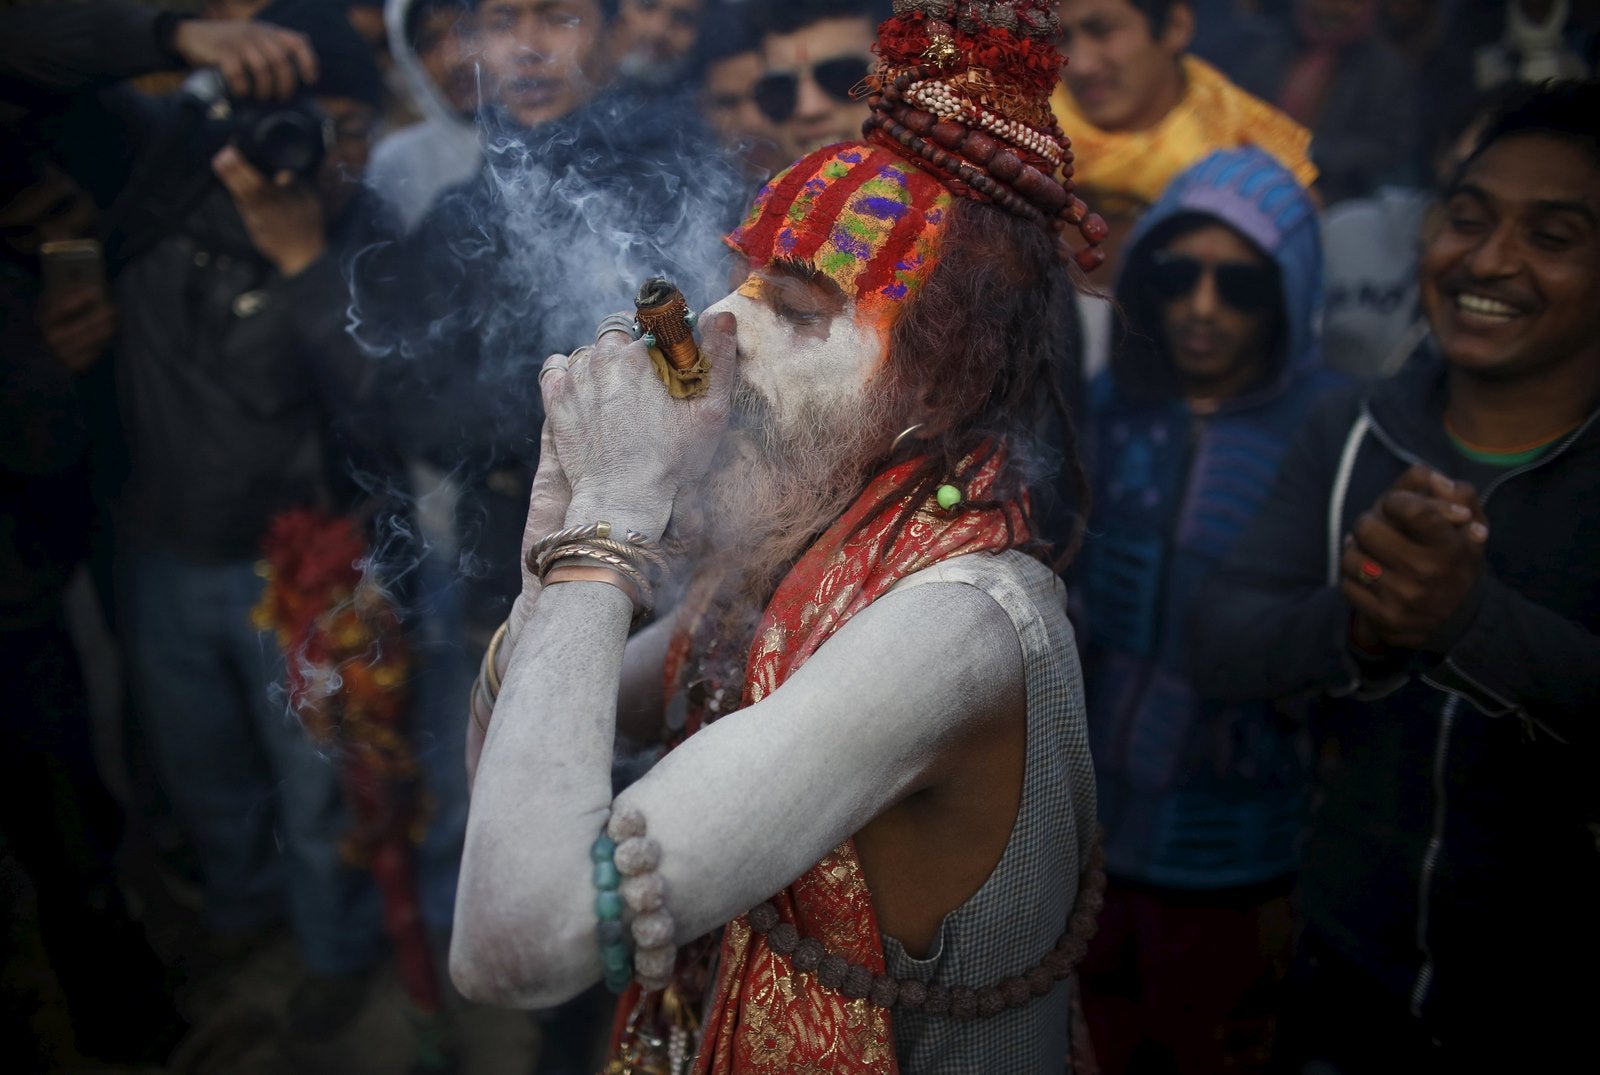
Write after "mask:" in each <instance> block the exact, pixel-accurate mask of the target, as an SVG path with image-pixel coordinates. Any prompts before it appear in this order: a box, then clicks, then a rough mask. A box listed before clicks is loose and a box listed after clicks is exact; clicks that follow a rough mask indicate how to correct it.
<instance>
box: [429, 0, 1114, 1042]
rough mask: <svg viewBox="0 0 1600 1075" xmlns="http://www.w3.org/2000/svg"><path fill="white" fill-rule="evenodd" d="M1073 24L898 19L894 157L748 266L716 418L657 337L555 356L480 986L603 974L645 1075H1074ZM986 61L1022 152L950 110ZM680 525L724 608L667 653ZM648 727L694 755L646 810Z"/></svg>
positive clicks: (482, 792) (623, 338)
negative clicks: (1045, 523) (1045, 419)
mask: <svg viewBox="0 0 1600 1075" xmlns="http://www.w3.org/2000/svg"><path fill="white" fill-rule="evenodd" d="M1052 6H1053V5H1046V4H1042V3H1040V4H1018V5H1016V7H1015V8H1012V7H1005V8H998V9H997V8H993V7H988V6H984V5H972V6H970V7H969V6H968V5H965V4H961V5H948V4H941V3H926V2H925V3H915V4H913V3H905V4H902V5H900V14H899V15H897V16H896V17H895V18H893V19H891V20H890V21H889V22H887V23H886V24H885V25H884V27H883V29H882V31H881V34H880V49H881V52H880V55H881V57H882V66H881V67H880V68H879V69H878V72H877V81H878V83H879V85H880V87H881V90H882V92H881V94H875V95H874V97H875V108H876V111H875V113H874V115H873V116H872V117H871V118H870V119H869V121H868V124H867V126H866V130H867V132H868V133H867V138H866V140H865V141H861V142H851V143H844V144H840V145H835V146H830V147H827V148H825V149H822V150H819V151H817V152H815V153H813V154H811V155H809V156H807V157H805V158H803V159H802V160H801V161H799V162H798V163H797V164H795V165H794V166H793V167H792V168H791V169H789V170H788V171H786V172H784V173H782V174H780V175H779V176H778V177H776V178H775V179H774V180H773V181H772V182H771V183H770V184H769V185H768V186H767V187H766V188H765V190H764V191H763V193H762V194H761V195H760V196H758V198H757V200H756V203H755V205H754V207H753V208H752V210H751V212H750V214H749V216H748V217H747V218H746V220H745V222H744V223H743V225H741V226H740V227H739V228H738V229H737V230H736V231H735V232H734V233H733V235H732V236H730V241H731V243H732V244H733V246H734V247H735V248H736V249H737V250H738V251H739V252H740V253H741V254H742V255H744V257H745V258H746V259H747V261H748V264H749V267H750V272H749V276H748V278H747V279H746V280H745V281H744V283H743V284H741V285H740V286H739V288H738V290H737V291H736V292H735V293H734V294H732V295H729V296H728V297H727V298H725V299H724V300H722V301H721V302H719V303H717V304H716V305H714V306H713V307H711V309H710V310H708V311H707V312H706V314H705V315H704V317H703V324H704V328H705V332H704V347H705V350H704V357H705V358H707V359H709V364H710V372H709V388H708V391H707V392H706V394H705V395H703V396H701V397H699V398H689V399H676V398H673V397H672V395H670V394H669V391H668V390H667V389H664V388H663V387H662V384H661V383H660V381H659V380H658V372H657V371H658V368H660V367H664V366H665V363H664V362H661V363H659V366H658V359H657V358H656V357H655V356H653V355H652V354H651V351H650V347H649V346H648V344H649V343H650V341H641V342H638V343H636V342H634V341H633V340H632V339H631V334H630V333H628V332H626V331H625V326H626V324H627V322H628V321H629V320H630V318H628V317H622V318H616V319H611V318H608V319H607V320H606V321H604V322H602V324H601V331H600V335H599V338H598V341H597V342H596V343H595V344H594V345H593V346H592V347H585V348H581V349H580V350H579V351H577V352H575V353H574V354H572V355H570V356H565V355H558V356H554V357H552V358H551V359H550V360H549V361H548V362H547V363H546V367H545V370H544V372H543V374H542V375H541V383H542V388H543V391H544V396H545V404H546V409H547V419H546V422H545V427H544V441H545V448H544V452H543V455H542V458H541V466H540V474H539V478H538V480H537V481H536V484H535V492H534V496H533V498H532V503H531V506H530V511H529V519H528V535H529V554H530V555H529V561H530V563H531V564H532V572H531V574H530V577H529V579H528V584H527V586H526V588H525V589H524V591H523V593H522V595H521V597H520V598H519V600H518V604H517V608H516V610H515V612H514V614H513V616H512V618H511V620H510V622H509V624H508V627H507V630H506V633H505V635H504V636H503V637H502V640H501V641H500V642H499V644H498V645H497V646H495V647H492V649H491V653H490V655H489V658H488V660H487V661H486V663H485V668H484V672H483V675H482V677H481V679H480V684H479V688H478V690H477V692H476V694H475V698H474V706H473V708H474V717H473V721H474V723H473V725H472V730H471V731H470V732H469V756H474V755H477V754H478V749H479V741H480V728H481V727H482V726H483V725H484V724H485V722H486V721H491V718H492V722H490V723H487V733H486V736H487V738H486V739H485V740H483V743H482V748H481V749H482V753H481V755H478V757H477V772H476V787H475V792H474V801H473V805H472V814H471V820H470V822H469V834H468V849H467V853H466V856H465V860H464V864H463V874H462V888H461V893H462V898H461V902H460V904H459V907H458V919H457V929H456V934H455V947H454V949H453V951H452V971H453V974H454V976H455V978H456V981H457V982H458V984H459V985H460V986H461V987H462V988H463V990H464V991H465V992H466V993H467V994H468V995H470V996H476V997H480V998H484V999H493V1000H496V1001H499V1002H502V1003H507V1004H515V1005H529V1006H533V1005H542V1004H548V1003H551V1002H553V1001H557V1000H560V999H562V998H563V997H566V996H570V995H572V994H573V993H575V992H577V991H578V990H580V989H582V988H584V987H585V986H587V985H589V984H590V983H592V982H594V981H596V980H597V979H600V978H602V977H603V978H604V979H605V981H606V982H607V984H608V985H610V986H611V987H612V988H613V989H616V990H619V991H625V995H624V997H623V1001H622V1010H621V1011H620V1012H619V1016H620V1017H621V1018H620V1020H619V1024H618V1025H619V1026H621V1027H625V1028H626V1029H625V1030H624V1031H623V1032H622V1034H621V1038H620V1040H619V1041H618V1043H617V1056H618V1059H619V1061H621V1062H624V1063H626V1062H633V1063H636V1064H638V1065H639V1068H638V1069H639V1070H644V1069H645V1067H644V1065H645V1064H646V1063H647V1062H648V1063H651V1064H655V1063H658V1062H659V1063H664V1064H665V1063H670V1064H672V1066H671V1068H670V1070H673V1071H682V1070H686V1069H687V1064H688V1063H689V1061H690V1058H691V1057H693V1058H694V1063H695V1065H696V1067H695V1070H697V1071H705V1072H742V1073H749V1072H773V1073H776V1072H792V1071H799V1070H836V1071H852V1072H881V1073H888V1072H892V1071H897V1070H898V1071H905V1072H925V1071H933V1070H961V1071H980V1070H995V1071H1051V1070H1054V1071H1059V1070H1062V1066H1063V1064H1064V1063H1065V1061H1066V1057H1067V1052H1068V1044H1069V1043H1068V1029H1067V1027H1068V1019H1067V1001H1068V992H1067V991H1068V987H1067V985H1066V984H1065V982H1064V979H1065V978H1066V977H1067V976H1068V975H1069V974H1070V972H1071V969H1072V967H1073V965H1074V962H1075V960H1076V959H1077V957H1078V956H1079V955H1081V953H1082V951H1083V950H1084V947H1085V941H1086V936H1087V934H1088V932H1089V931H1090V929H1091V928H1092V921H1093V915H1094V911H1095V905H1096V902H1097V900H1096V898H1095V897H1094V896H1093V895H1090V894H1085V895H1083V896H1082V897H1081V898H1080V893H1079V886H1078V883H1077V881H1078V878H1079V876H1080V872H1081V871H1085V870H1088V871H1089V872H1090V874H1091V875H1093V873H1094V870H1093V866H1092V863H1093V861H1094V855H1093V852H1092V840H1093V835H1092V829H1093V827H1094V824H1093V818H1094V805H1093V776H1092V773H1091V771H1090V767H1089V759H1088V754H1087V750H1086V744H1085V734H1084V727H1083V717H1082V709H1081V686H1080V683H1079V677H1078V669H1077V660H1076V655H1075V652H1074V649H1073V643H1072V636H1071V632H1070V629H1069V627H1068V624H1067V621H1066V619H1065V615H1064V612H1063V592H1062V589H1061V587H1060V584H1059V583H1058V581H1057V580H1056V579H1055V577H1054V575H1053V573H1052V572H1051V570H1050V568H1049V567H1048V566H1046V564H1045V563H1043V562H1041V561H1040V560H1039V559H1036V558H1035V557H1033V556H1030V555H1029V552H1030V551H1032V550H1035V549H1036V548H1037V546H1038V544H1039V543H1038V542H1037V541H1036V540H1035V535H1034V531H1033V530H1032V526H1033V524H1032V520H1031V512H1030V507H1029V503H1028V497H1027V494H1026V487H1027V486H1028V484H1029V483H1030V479H1031V478H1032V477H1033V476H1034V474H1035V472H1036V470H1035V468H1036V466H1037V459H1038V444H1037V441H1036V439H1035V431H1036V430H1037V429H1038V427H1039V423H1038V422H1037V421H1036V411H1037V409H1038V406H1039V404H1040V403H1041V401H1043V400H1044V399H1046V398H1048V397H1049V396H1050V395H1051V393H1050V384H1049V373H1050V371H1051V369H1052V368H1053V356H1054V355H1055V354H1056V352H1057V350H1058V349H1059V348H1060V347H1061V346H1062V345H1063V339H1062V334H1063V333H1064V332H1066V331H1068V330H1070V327H1071V326H1070V317H1071V309H1072V305H1071V294H1072V288H1071V284H1070V278H1069V276H1068V274H1067V272H1066V271H1065V269H1064V268H1063V266H1062V265H1061V263H1060V261H1059V259H1060V258H1061V257H1062V256H1064V255H1070V247H1069V246H1068V244H1067V241H1066V237H1065V234H1064V233H1065V231H1066V229H1067V227H1068V225H1070V224H1078V225H1080V230H1081V232H1082V233H1083V234H1084V235H1085V237H1087V238H1090V239H1091V241H1094V240H1098V239H1099V238H1101V237H1103V230H1102V229H1103V225H1100V224H1099V221H1098V219H1097V218H1093V217H1089V218H1085V216H1084V209H1083V206H1082V203H1081V202H1078V201H1076V199H1074V198H1072V197H1071V195H1070V193H1069V191H1068V190H1066V189H1064V188H1063V187H1062V186H1061V185H1060V184H1059V183H1057V182H1055V181H1054V180H1052V179H1050V178H1049V177H1048V176H1049V173H1048V169H1050V166H1051V164H1052V163H1053V162H1055V161H1057V160H1060V159H1062V150H1063V148H1064V147H1063V146H1062V145H1061V143H1060V142H1059V141H1058V137H1057V134H1055V133H1053V132H1052V131H1051V130H1050V129H1049V128H1048V127H1043V128H1042V129H1041V126H1042V125H1043V124H1046V123H1048V116H1049V112H1048V104H1047V101H1048V93H1049V90H1050V88H1051V86H1052V84H1053V82H1054V78H1053V72H1054V70H1055V58H1054V54H1053V51H1052V48H1053V46H1052V41H1053V33H1054V17H1053V13H1052V10H1051V8H1052ZM954 7H960V9H961V10H960V11H959V12H957V11H954V10H952V8H954ZM997 11H998V12H999V13H1001V14H1002V15H1010V16H1012V19H1011V20H1010V21H1008V23H1007V24H1005V25H1003V26H1002V27H999V28H997V27H995V26H994V25H993V24H991V23H989V22H987V21H986V20H987V18H988V17H989V16H991V15H993V14H994V13H996V12H997ZM934 47H938V48H939V49H940V52H941V54H942V55H944V56H945V62H946V64H947V66H946V67H943V68H940V69H938V70H935V71H925V70H923V69H921V67H920V64H921V60H920V57H921V56H923V55H924V54H925V53H926V52H927V51H928V50H929V49H930V48H934ZM980 52H981V54H983V55H984V56H985V69H984V71H983V72H982V76H983V77H987V78H989V79H992V80H993V81H994V82H996V83H998V84H999V85H1001V86H1003V87H1004V88H1005V89H1006V90H1010V91H1011V92H1010V93H1009V94H1008V95H997V99H1002V100H1006V101H1008V103H1009V105H1010V108H1009V109H1008V111H1007V112H1006V113H1005V114H1004V115H996V116H995V119H994V120H993V121H991V122H995V123H996V124H997V125H999V122H1000V121H1001V120H1003V121H1004V123H1005V129H1006V130H1007V131H1009V132H1010V136H1009V140H1007V139H1001V138H996V137H993V136H990V135H988V134H986V133H984V132H983V131H982V130H979V129H975V126H974V127H968V126H966V125H965V124H962V123H959V122H955V121H949V122H944V123H941V122H939V120H938V117H937V115H936V114H935V113H934V112H930V111H927V110H924V109H923V107H922V102H924V101H926V102H927V103H928V104H929V105H930V106H931V107H933V108H938V109H946V103H945V102H946V101H947V97H946V94H949V95H955V94H959V93H961V92H962V88H963V87H965V86H967V85H969V83H968V82H967V80H966V77H965V76H966V75H967V74H968V73H969V72H970V71H971V70H972V67H973V60H972V59H971V57H972V56H974V55H975V54H979V53H980ZM1041 69H1042V70H1043V71H1044V72H1046V74H1045V75H1044V76H1043V77H1040V76H1038V75H1037V74H1036V73H1037V72H1039V71H1040V70H1041ZM930 84H931V85H930ZM967 103H969V104H971V105H977V104H978V102H976V101H969V102H967ZM950 111H952V113H954V111H955V110H954V109H950ZM1033 124H1041V126H1033ZM918 132H928V134H929V137H928V138H924V137H923V135H922V134H919V133H918ZM979 195H981V197H982V200H981V201H980V200H978V198H977V197H976V196H979ZM1097 253H1098V252H1097V251H1095V250H1093V249H1092V247H1091V248H1086V249H1085V250H1084V251H1080V252H1079V254H1078V257H1079V258H1080V260H1082V261H1084V262H1088V263H1092V262H1093V261H1095V260H1096V255H1097ZM665 332H666V330H665V329H663V330H660V331H659V332H658V333H657V335H656V342H657V344H658V345H659V344H661V341H662V340H663V338H664V333H665ZM673 346H674V347H676V344H674V345H673ZM658 349H661V348H660V347H658ZM686 357H687V358H691V359H692V357H693V356H692V355H691V356H686ZM691 374H692V375H693V376H695V377H699V376H700V375H701V371H699V370H698V369H697V368H695V367H691ZM661 375H662V376H665V377H666V378H667V379H668V380H669V381H671V380H672V379H673V375H672V374H671V373H670V372H664V373H662V374H661ZM602 524H604V525H602ZM668 533H672V534H676V535H677V536H678V538H679V540H680V541H681V542H682V543H683V545H684V547H685V549H686V550H687V551H686V552H685V553H684V555H682V556H679V557H668V559H670V560H672V561H673V566H674V567H676V568H677V569H678V570H680V571H682V572H684V573H685V574H686V575H688V574H692V576H693V578H692V581H691V582H690V583H689V585H688V589H687V592H686V593H685V594H684V595H683V597H682V598H681V599H680V600H678V602H677V604H676V606H675V607H673V608H671V609H668V608H666V607H665V605H666V602H665V601H664V600H663V601H662V608H661V609H660V618H659V620H658V621H657V622H656V623H655V624H653V625H652V626H650V627H649V628H647V629H645V630H643V631H641V632H639V633H638V634H637V635H635V636H634V637H633V639H632V640H631V641H630V640H629V637H628V633H629V630H628V629H629V623H630V621H632V620H634V619H635V618H636V616H637V615H639V614H640V613H641V612H643V611H645V609H647V608H648V607H649V606H650V604H651V598H652V593H653V592H656V590H657V587H658V586H660V587H664V586H665V583H664V582H662V581H660V580H658V579H657V578H656V577H655V569H654V566H653V565H655V564H656V563H658V562H659V561H660V560H661V559H662V558H663V557H664V556H665V553H664V550H665V549H666V548H669V547H671V548H674V549H676V548H677V547H678V546H677V543H676V542H673V541H671V540H670V539H669V540H668V541H667V542H665V543H663V542H662V540H661V539H662V537H663V535H664V534H668ZM663 592H664V591H663ZM502 684H503V687H502ZM621 735H626V736H631V737H634V738H637V739H642V740H645V741H652V740H653V741H660V740H662V739H663V738H664V739H665V740H666V741H667V742H668V743H669V744H673V745H674V748H673V749H672V750H671V751H670V753H668V754H666V756H665V757H664V758H663V759H662V760H661V761H659V762H658V763H657V764H656V765H655V767H654V768H653V769H651V770H650V771H649V772H648V773H646V774H645V775H644V776H643V777H641V778H640V779H639V780H638V781H637V782H635V783H633V784H632V785H631V786H629V787H628V788H627V789H626V790H624V791H622V792H621V793H620V794H618V795H615V796H614V795H613V790H612V784H611V778H610V773H611V759H612V753H613V746H614V741H615V740H616V739H617V738H618V737H619V736H621ZM719 930H720V940H719V939H718V937H717V936H716V934H717V932H718V931H719ZM675 946H682V947H681V950H675ZM713 952H715V954H716V957H717V958H716V964H715V965H716V973H715V976H714V978H711V977H708V971H709V968H710V963H709V959H710V957H711V956H712V954H713ZM635 974H636V975H637V978H638V982H637V983H636V985H630V984H629V983H630V978H631V977H633V976H634V975H635ZM702 994H706V995H707V997H708V999H706V1000H704V1001H702V999H701V995H702ZM702 1011H703V1012H705V1014H706V1019H707V1021H706V1022H705V1023H704V1024H703V1025H699V1024H698V1019H699V1013H701V1012H702ZM658 1042H659V1052H660V1053H661V1054H664V1055H661V1056H656V1055H653V1054H655V1053H656V1052H657V1051H658V1046H657V1044H656V1043H658ZM657 1070H659V1069H657Z"/></svg>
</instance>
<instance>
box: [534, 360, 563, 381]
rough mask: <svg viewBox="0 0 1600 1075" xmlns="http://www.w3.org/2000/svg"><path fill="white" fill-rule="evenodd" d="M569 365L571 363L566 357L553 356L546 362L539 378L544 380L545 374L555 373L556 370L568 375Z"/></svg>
mask: <svg viewBox="0 0 1600 1075" xmlns="http://www.w3.org/2000/svg"><path fill="white" fill-rule="evenodd" d="M568 365H569V363H568V358H567V356H566V355H551V356H550V357H549V358H547V359H545V360H544V368H543V369H541V370H540V371H539V377H540V378H541V379H543V377H544V375H545V374H547V373H551V372H554V371H556V370H560V371H561V372H562V373H566V372H567V369H568Z"/></svg>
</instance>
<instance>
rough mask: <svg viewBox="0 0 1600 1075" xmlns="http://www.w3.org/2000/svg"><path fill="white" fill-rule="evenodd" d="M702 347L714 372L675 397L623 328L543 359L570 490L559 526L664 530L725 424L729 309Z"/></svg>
mask: <svg viewBox="0 0 1600 1075" xmlns="http://www.w3.org/2000/svg"><path fill="white" fill-rule="evenodd" d="M701 348H702V350H703V351H704V352H705V353H706V355H707V357H708V358H709V359H710V362H711V371H712V372H711V382H710V387H709V390H708V391H707V392H706V393H705V395H703V396H700V397H698V398H696V399H673V398H672V397H671V396H670V395H669V394H668V392H667V389H666V386H665V385H663V384H662V383H661V381H660V380H659V379H658V378H657V377H656V374H655V370H654V368H653V367H652V366H651V363H650V354H649V351H648V349H647V348H646V347H645V345H644V344H643V343H640V342H638V341H630V340H628V339H627V338H626V337H625V336H624V335H623V334H622V333H619V332H608V333H606V334H605V335H604V336H602V337H601V339H600V342H599V343H597V344H595V345H594V346H592V347H583V348H579V349H578V350H577V351H575V352H573V354H571V355H570V356H568V355H552V356H551V357H550V359H549V360H548V361H547V362H546V363H545V368H544V372H542V373H541V374H540V375H539V386H540V389H541V390H542V391H543V393H544V406H545V416H546V417H545V428H546V430H547V431H548V432H549V435H550V438H551V441H552V442H553V444H554V446H555V450H556V454H557V455H558V456H559V457H560V460H561V469H562V471H563V473H564V474H565V476H566V478H567V480H568V482H570V484H571V488H572V499H571V503H570V505H569V508H568V512H567V517H566V520H565V525H569V526H574V525H587V524H589V523H593V522H599V521H604V522H608V523H610V524H611V525H612V526H613V527H615V528H618V529H631V530H637V531H639V532H640V533H642V534H644V535H646V536H647V537H650V538H652V539H656V538H660V537H661V534H662V531H664V530H665V529H666V525H667V521H668V519H669V518H670V517H671V515H672V506H673V502H674V501H675V500H676V498H677V496H678V494H679V492H680V490H682V489H684V488H686V487H688V486H691V485H693V484H695V483H697V482H698V481H699V480H700V479H701V478H702V477H704V476H705V473H706V470H707V468H708V467H709V466H710V463H711V459H712V456H713V455H714V454H715V452H716V449H717V444H718V443H719V442H720V441H721V439H722V434H723V431H724V430H725V429H726V428H727V424H728V402H729V398H730V395H731V389H732V385H733V381H734V378H735V377H736V376H737V372H738V371H737V369H736V366H735V358H734V355H735V342H734V318H733V315H732V314H728V313H724V314H719V315H717V316H716V317H712V318H708V319H706V321H705V322H703V324H702V326H701Z"/></svg>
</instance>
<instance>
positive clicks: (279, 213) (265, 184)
mask: <svg viewBox="0 0 1600 1075" xmlns="http://www.w3.org/2000/svg"><path fill="white" fill-rule="evenodd" d="M211 169H212V171H214V172H216V173H217V178H219V179H221V180H222V185H223V186H225V187H227V188H228V193H229V194H231V195H232V196H233V204H234V205H236V206H238V208H239V216H240V217H241V218H243V220H244V226H245V230H246V231H248V232H249V233H250V241H251V242H252V243H254V244H255V247H256V250H258V251H259V252H260V253H261V256H262V257H264V258H266V259H267V260H268V261H270V262H272V264H273V267H275V268H276V269H277V270H278V272H279V273H280V274H281V275H283V276H285V277H289V276H296V275H298V274H299V273H300V272H302V271H303V270H304V269H305V268H306V267H307V266H308V265H310V264H311V263H312V262H313V261H316V260H317V259H318V258H319V257H321V256H322V251H323V250H324V249H326V248H327V245H328V241H327V234H326V231H325V229H324V226H323V218H322V203H321V202H319V201H318V200H317V194H316V191H315V190H314V189H313V188H312V187H311V185H310V184H308V183H306V182H305V181H303V180H300V179H296V178H295V177H294V176H293V175H291V174H290V173H288V172H279V173H278V175H277V176H275V177H273V178H271V179H268V178H267V177H266V176H265V175H262V174H261V173H260V172H259V171H257V170H256V169H255V168H253V167H251V165H250V162H248V161H246V160H245V159H244V157H243V156H241V155H240V154H239V151H238V150H237V149H235V148H234V147H233V146H226V147H224V148H223V150H222V152H220V153H218V154H217V155H216V156H215V157H213V158H211Z"/></svg>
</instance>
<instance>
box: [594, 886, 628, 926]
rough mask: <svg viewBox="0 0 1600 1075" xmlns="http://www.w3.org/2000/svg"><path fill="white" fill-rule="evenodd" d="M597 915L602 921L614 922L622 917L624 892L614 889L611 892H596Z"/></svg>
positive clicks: (595, 907)
mask: <svg viewBox="0 0 1600 1075" xmlns="http://www.w3.org/2000/svg"><path fill="white" fill-rule="evenodd" d="M594 913H595V917H597V918H599V919H600V921H602V922H613V921H615V920H616V919H619V918H621V917H622V893H620V892H617V891H615V890H612V891H610V892H604V891H602V892H596V893H595V894H594Z"/></svg>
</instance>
